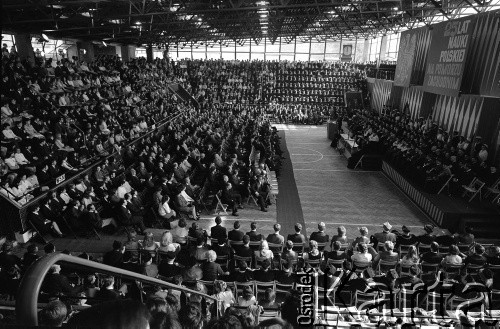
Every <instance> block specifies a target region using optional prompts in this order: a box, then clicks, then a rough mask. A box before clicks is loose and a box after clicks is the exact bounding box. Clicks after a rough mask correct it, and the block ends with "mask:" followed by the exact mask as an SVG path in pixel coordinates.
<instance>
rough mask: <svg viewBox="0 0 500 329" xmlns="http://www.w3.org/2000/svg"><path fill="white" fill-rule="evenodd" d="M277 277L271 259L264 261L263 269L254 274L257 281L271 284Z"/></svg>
mask: <svg viewBox="0 0 500 329" xmlns="http://www.w3.org/2000/svg"><path fill="white" fill-rule="evenodd" d="M275 277H276V275H275V272H274V270H272V269H271V261H270V260H269V259H265V260H263V261H262V267H261V268H260V269H258V270H257V271H254V272H253V278H254V279H255V281H261V282H271V281H274V279H275Z"/></svg>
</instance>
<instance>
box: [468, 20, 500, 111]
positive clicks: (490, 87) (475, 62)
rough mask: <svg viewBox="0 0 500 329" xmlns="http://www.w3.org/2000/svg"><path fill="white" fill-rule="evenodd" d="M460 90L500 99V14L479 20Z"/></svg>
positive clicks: (473, 35) (473, 34)
mask: <svg viewBox="0 0 500 329" xmlns="http://www.w3.org/2000/svg"><path fill="white" fill-rule="evenodd" d="M461 89H462V93H464V94H478V95H481V96H494V97H500V10H496V11H492V12H488V13H484V14H480V15H478V16H477V20H476V25H475V27H474V31H473V33H472V40H471V44H470V48H469V52H468V54H467V66H466V68H465V71H464V76H463V79H462V88H461ZM499 111H500V108H499Z"/></svg>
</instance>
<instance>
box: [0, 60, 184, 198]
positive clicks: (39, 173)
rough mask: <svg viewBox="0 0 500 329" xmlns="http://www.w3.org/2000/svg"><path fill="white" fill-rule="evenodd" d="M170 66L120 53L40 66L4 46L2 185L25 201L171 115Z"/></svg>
mask: <svg viewBox="0 0 500 329" xmlns="http://www.w3.org/2000/svg"><path fill="white" fill-rule="evenodd" d="M167 72H168V69H167V66H166V64H164V63H162V62H157V63H155V64H148V63H146V62H145V61H144V60H135V61H133V62H130V63H123V62H121V61H119V60H118V59H116V58H103V59H100V60H96V61H95V62H92V63H88V64H87V63H84V62H80V61H73V62H70V61H68V60H64V61H61V62H58V63H57V65H56V67H55V68H53V67H52V66H51V65H50V63H47V64H46V65H45V63H42V65H41V66H35V65H34V64H33V63H31V62H26V63H23V62H21V61H20V59H19V58H18V57H17V55H16V54H15V53H11V54H9V53H5V52H4V53H3V54H2V79H3V84H2V89H1V106H2V107H1V114H2V118H1V123H2V149H1V155H2V156H1V160H0V176H1V178H2V182H1V188H0V192H1V193H2V194H3V195H4V196H6V197H9V198H11V199H13V200H15V201H17V202H19V203H21V204H24V203H26V202H27V201H29V199H30V198H32V197H33V195H36V194H39V193H40V192H41V191H45V190H47V189H48V188H50V187H53V186H54V185H56V182H55V180H56V179H57V178H58V177H60V176H61V175H63V174H66V175H67V176H73V175H74V174H75V173H76V172H78V171H79V170H81V169H82V168H84V167H86V166H88V165H89V164H90V163H92V162H95V161H96V160H98V159H100V157H103V156H106V155H109V154H111V153H113V152H115V151H120V150H121V148H122V147H123V145H125V144H126V143H127V142H128V141H131V140H134V139H135V138H137V137H138V136H140V135H141V134H143V133H144V132H146V131H148V129H149V128H150V127H152V126H153V125H155V124H156V123H158V122H160V121H162V120H164V119H165V118H166V117H167V116H168V115H170V114H172V113H173V112H175V111H176V110H177V104H176V101H175V98H174V97H173V96H172V95H170V94H167V90H166V88H165V85H164V81H166V79H167ZM24 176H26V177H24ZM66 178H69V177H66Z"/></svg>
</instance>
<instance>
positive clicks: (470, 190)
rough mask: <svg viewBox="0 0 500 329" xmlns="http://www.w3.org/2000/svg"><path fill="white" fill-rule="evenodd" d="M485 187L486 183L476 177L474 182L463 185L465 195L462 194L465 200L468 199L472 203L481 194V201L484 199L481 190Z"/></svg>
mask: <svg viewBox="0 0 500 329" xmlns="http://www.w3.org/2000/svg"><path fill="white" fill-rule="evenodd" d="M483 187H484V182H483V181H481V180H479V179H478V178H477V177H474V179H473V180H472V182H470V184H469V185H462V188H463V189H464V193H463V194H462V197H463V198H467V200H468V201H469V202H471V201H472V200H473V199H474V198H475V197H476V195H477V194H479V199H482V194H481V190H482V189H483Z"/></svg>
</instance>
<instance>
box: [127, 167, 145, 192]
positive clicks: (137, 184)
mask: <svg viewBox="0 0 500 329" xmlns="http://www.w3.org/2000/svg"><path fill="white" fill-rule="evenodd" d="M128 181H129V182H130V186H132V187H133V188H134V190H137V191H142V190H143V189H144V183H143V180H141V179H140V178H139V177H137V173H136V171H135V169H130V174H129V177H128Z"/></svg>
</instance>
